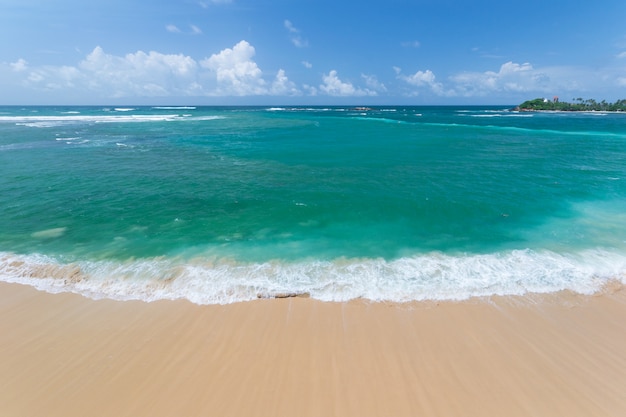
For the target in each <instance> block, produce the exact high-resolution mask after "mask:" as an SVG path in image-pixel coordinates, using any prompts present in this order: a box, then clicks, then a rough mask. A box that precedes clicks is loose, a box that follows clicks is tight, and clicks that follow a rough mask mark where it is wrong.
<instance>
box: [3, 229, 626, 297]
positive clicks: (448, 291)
mask: <svg viewBox="0 0 626 417" xmlns="http://www.w3.org/2000/svg"><path fill="white" fill-rule="evenodd" d="M61 229H62V228H59V229H49V230H47V231H41V232H37V233H39V234H40V236H41V237H53V236H55V235H58V234H60V233H63V232H64V230H63V231H62V230H61ZM0 280H3V281H7V282H18V283H22V284H27V285H31V286H34V287H36V288H38V289H41V290H44V291H48V292H55V293H56V292H74V293H80V294H83V295H85V296H88V297H91V298H95V299H98V298H111V299H117V300H130V299H138V300H144V301H153V300H159V299H187V300H189V301H191V302H194V303H197V304H227V303H232V302H238V301H247V300H252V299H256V298H258V297H274V296H279V295H281V294H308V295H310V296H311V297H312V298H316V299H319V300H324V301H347V300H351V299H357V298H365V299H369V300H374V301H394V302H409V301H421V300H464V299H468V298H471V297H481V296H491V295H523V294H527V293H550V292H557V291H561V290H571V291H575V292H578V293H583V294H591V293H594V292H596V291H598V290H599V289H601V288H602V286H603V285H605V284H606V283H607V282H608V281H610V280H618V281H621V282H626V254H623V253H616V252H610V251H606V250H586V251H582V252H579V253H573V254H557V253H554V252H550V251H543V252H534V251H531V250H515V251H510V252H503V253H495V254H485V255H459V256H451V255H446V254H441V253H431V254H424V255H415V256H412V257H404V258H400V259H396V260H384V259H336V260H333V261H321V260H311V261H302V262H293V263H288V262H282V261H270V262H263V263H242V262H236V261H233V260H210V259H204V258H194V259H180V258H163V257H160V258H150V259H137V260H129V261H76V262H70V263H65V262H62V261H59V260H57V259H54V258H51V257H48V256H44V255H17V254H11V253H0Z"/></svg>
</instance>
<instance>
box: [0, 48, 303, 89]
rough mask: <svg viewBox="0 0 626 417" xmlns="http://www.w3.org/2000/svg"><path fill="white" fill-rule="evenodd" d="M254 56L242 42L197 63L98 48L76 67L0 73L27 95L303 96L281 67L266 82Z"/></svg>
mask: <svg viewBox="0 0 626 417" xmlns="http://www.w3.org/2000/svg"><path fill="white" fill-rule="evenodd" d="M254 55H255V49H254V47H253V46H252V45H250V44H249V43H248V42H246V41H245V40H242V41H241V42H239V43H237V44H236V45H235V46H234V47H232V48H226V49H224V50H222V51H220V52H219V53H216V54H213V55H211V56H210V57H208V58H205V59H203V60H201V61H196V60H195V59H193V58H192V57H190V56H187V55H183V54H163V53H160V52H155V51H151V52H147V53H146V52H143V51H137V52H135V53H129V54H126V55H124V56H116V55H112V54H108V53H106V52H105V51H104V50H103V49H102V48H101V47H99V46H98V47H96V48H94V50H93V51H92V52H90V53H89V54H87V56H86V57H85V59H83V60H82V61H80V62H79V63H78V64H77V65H76V66H39V67H31V66H29V65H28V63H27V62H26V61H25V60H24V59H19V60H17V61H15V62H13V63H5V64H2V67H1V68H0V69H3V71H4V72H3V73H2V74H4V75H3V77H4V79H5V81H6V82H9V80H11V85H13V86H21V88H23V87H27V88H29V89H30V90H31V91H53V90H60V89H66V91H67V93H68V94H69V93H70V92H73V93H74V94H76V93H78V94H83V95H89V96H90V97H103V98H106V97H117V98H122V97H157V96H159V97H167V96H245V95H299V94H302V92H301V91H300V90H299V89H298V88H297V87H296V85H295V83H293V82H292V81H290V80H289V78H288V77H287V75H286V73H285V71H284V70H283V69H279V70H278V71H277V73H276V76H275V77H274V79H272V80H270V81H269V82H268V81H266V80H265V79H264V77H263V73H262V71H261V69H260V68H259V67H258V65H257V64H256V62H255V61H254V60H253V58H254ZM9 73H10V74H12V75H11V77H9V76H8V74H9ZM4 84H6V83H4Z"/></svg>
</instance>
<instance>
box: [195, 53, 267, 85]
mask: <svg viewBox="0 0 626 417" xmlns="http://www.w3.org/2000/svg"><path fill="white" fill-rule="evenodd" d="M254 54H255V50H254V47H253V46H252V45H250V44H249V43H248V42H246V41H241V42H239V43H238V44H237V45H235V46H234V47H233V48H232V49H231V48H226V49H224V50H222V51H221V52H220V53H218V54H213V55H211V57H210V58H207V59H205V60H203V61H202V62H201V63H200V64H201V65H202V67H204V68H207V69H209V70H211V71H213V72H214V73H215V74H216V75H217V83H218V91H217V94H218V95H223V94H228V95H235V96H244V95H258V94H264V93H265V92H266V82H265V80H264V79H263V77H262V72H261V69H260V68H259V67H258V65H257V64H256V62H254V61H253V60H252V57H253V56H254Z"/></svg>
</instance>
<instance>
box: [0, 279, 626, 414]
mask: <svg viewBox="0 0 626 417" xmlns="http://www.w3.org/2000/svg"><path fill="white" fill-rule="evenodd" d="M0 317H1V320H0V415H2V416H19V417H25V416H37V417H40V416H47V417H56V416H59V417H61V416H63V417H72V416H81V417H84V416H90V417H91V416H116V417H120V416H133V417H142V416H150V417H158V416H185V417H191V416H209V415H210V416H323V417H326V416H344V417H348V416H355V417H367V416H386V417H400V416H481V417H484V416H508V417H511V416H568V417H572V416H624V415H626V290H625V289H624V288H623V287H622V286H621V285H618V284H615V285H612V286H611V287H610V288H607V289H606V290H605V291H603V292H602V294H598V295H594V296H582V295H574V294H570V293H560V294H554V295H547V296H539V295H535V296H528V297H492V298H488V299H477V300H470V301H465V302H456V303H455V302H445V303H434V302H426V303H411V304H389V303H372V302H366V301H354V302H349V303H323V302H319V301H316V300H311V299H305V298H288V299H272V300H258V301H253V302H247V303H238V304H232V305H226V306H197V305H194V304H191V303H188V302H185V301H159V302H153V303H143V302H136V301H126V302H118V301H111V300H99V301H94V300H90V299H87V298H84V297H81V296H79V295H74V294H47V293H43V292H39V291H36V290H34V289H32V288H30V287H27V286H22V285H17V284H6V283H0Z"/></svg>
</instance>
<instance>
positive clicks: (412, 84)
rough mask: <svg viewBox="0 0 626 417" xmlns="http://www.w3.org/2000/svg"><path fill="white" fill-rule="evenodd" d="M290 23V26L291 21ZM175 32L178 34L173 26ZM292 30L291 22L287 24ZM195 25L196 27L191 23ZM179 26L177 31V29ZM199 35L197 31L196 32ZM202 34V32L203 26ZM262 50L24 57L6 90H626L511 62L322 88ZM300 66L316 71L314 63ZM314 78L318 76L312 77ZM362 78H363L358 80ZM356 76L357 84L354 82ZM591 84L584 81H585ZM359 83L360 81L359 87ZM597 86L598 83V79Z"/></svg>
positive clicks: (372, 93) (373, 93) (329, 82)
mask: <svg viewBox="0 0 626 417" xmlns="http://www.w3.org/2000/svg"><path fill="white" fill-rule="evenodd" d="M285 22H286V23H285V24H286V25H287V22H288V21H285ZM171 26H172V27H170V28H169V29H168V30H170V31H174V28H176V27H175V26H173V25H171ZM287 26H288V25H287ZM192 27H193V26H192ZM176 29H178V28H176ZM194 30H195V29H194ZM197 30H198V31H199V29H197ZM256 53H257V51H256V49H255V48H254V46H252V45H251V44H250V43H249V42H248V41H246V40H241V41H239V42H238V43H236V44H235V45H234V46H232V47H230V48H224V49H222V50H220V51H219V52H216V53H213V54H210V55H208V56H207V57H205V58H202V59H195V58H193V57H191V56H189V55H185V54H164V53H160V52H156V51H150V52H144V51H136V52H133V53H128V54H126V55H123V56H118V55H114V54H110V53H107V52H105V51H104V49H103V48H102V47H100V46H97V47H95V48H94V49H93V50H92V51H91V52H90V53H88V54H87V55H86V56H85V57H84V58H83V59H82V60H81V61H79V62H78V63H77V64H75V65H60V66H59V65H57V66H54V65H39V66H36V65H31V64H29V62H27V61H26V60H25V59H23V58H19V59H17V60H15V61H13V62H9V63H0V75H2V77H1V78H0V79H2V81H0V85H5V86H6V87H5V88H6V89H7V91H14V90H19V89H20V88H21V89H24V88H25V89H27V90H28V91H31V92H37V91H39V92H41V93H42V94H48V96H50V95H51V94H53V93H54V92H55V91H56V92H59V91H63V92H65V93H68V94H70V93H73V94H74V95H75V96H78V95H80V94H83V95H84V94H85V93H86V92H89V94H91V95H92V96H94V97H99V98H101V99H106V98H116V99H121V98H132V97H226V96H232V97H246V96H284V97H298V96H300V97H306V96H309V97H316V96H317V97H319V96H328V97H344V98H346V97H355V98H363V97H372V98H373V97H378V98H381V97H382V98H384V97H392V96H394V95H395V96H401V97H402V96H403V97H416V96H421V97H435V98H436V97H442V98H454V97H457V98H464V99H465V98H476V97H499V96H505V95H506V94H517V95H518V96H521V95H527V96H529V97H534V96H539V95H542V94H548V95H552V94H555V95H557V94H564V93H569V92H572V93H573V94H580V93H578V91H586V90H590V89H592V88H593V87H594V85H593V82H594V81H595V80H600V79H601V80H602V82H605V83H606V81H605V80H606V79H608V80H610V81H611V80H612V81H611V82H612V83H613V84H614V85H615V86H616V87H620V86H621V87H624V86H626V77H624V76H623V74H624V71H623V70H620V68H619V67H617V68H616V70H615V71H613V72H606V73H605V74H603V75H602V78H601V77H600V76H599V74H596V75H595V76H594V75H593V74H586V73H583V72H580V71H579V72H577V70H576V69H575V68H571V67H545V68H535V67H534V66H533V65H532V64H531V63H529V62H524V63H516V62H513V61H507V62H505V63H503V64H501V65H500V67H499V68H497V69H495V70H487V71H482V72H478V71H461V72H457V73H453V74H451V75H448V76H447V77H445V78H443V79H440V78H439V77H437V76H436V74H435V72H434V71H432V70H430V69H419V70H417V71H414V72H409V73H406V72H405V71H403V70H402V69H401V68H399V67H393V70H394V72H395V78H394V79H393V80H392V82H391V83H389V82H385V83H383V82H381V81H380V80H379V78H378V76H377V75H376V74H371V73H365V72H361V73H360V74H359V75H358V76H354V75H353V76H352V77H349V78H348V80H346V79H342V78H340V77H339V73H338V71H337V70H335V69H331V70H329V71H327V72H322V73H321V74H319V75H318V76H319V77H320V78H318V80H320V81H319V83H316V82H310V81H308V82H303V83H301V84H297V83H296V82H294V81H293V80H291V79H290V78H289V77H288V75H287V71H286V70H285V69H284V68H278V69H276V70H274V71H275V72H274V73H273V75H271V74H267V73H264V72H263V71H262V69H261V68H260V67H259V65H258V64H257V62H256V61H255V57H256ZM295 65H297V66H299V67H303V66H304V68H307V69H311V68H312V65H311V64H310V63H309V62H308V61H296V62H295ZM311 75H314V73H311ZM357 77H358V78H357ZM350 79H351V80H350ZM581 79H582V80H586V81H585V84H582V83H581V82H580V81H579V80H581ZM393 81H395V82H393ZM357 82H358V83H357ZM595 82H598V81H595Z"/></svg>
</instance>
